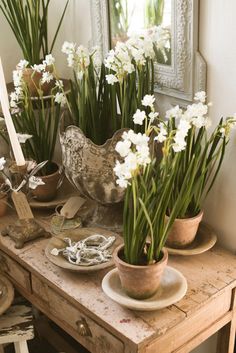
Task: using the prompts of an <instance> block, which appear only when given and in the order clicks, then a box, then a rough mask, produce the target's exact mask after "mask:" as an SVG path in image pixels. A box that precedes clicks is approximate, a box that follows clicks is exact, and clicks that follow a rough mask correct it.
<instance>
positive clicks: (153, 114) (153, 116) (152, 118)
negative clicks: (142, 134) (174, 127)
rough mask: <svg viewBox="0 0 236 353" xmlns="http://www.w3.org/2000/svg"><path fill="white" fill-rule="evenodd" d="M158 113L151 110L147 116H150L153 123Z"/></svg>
mask: <svg viewBox="0 0 236 353" xmlns="http://www.w3.org/2000/svg"><path fill="white" fill-rule="evenodd" d="M158 115H159V113H156V112H151V113H149V114H148V116H149V118H150V122H151V123H153V122H154V120H155V119H156V118H157V117H158Z"/></svg>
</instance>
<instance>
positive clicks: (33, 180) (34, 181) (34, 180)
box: [29, 176, 45, 190]
mask: <svg viewBox="0 0 236 353" xmlns="http://www.w3.org/2000/svg"><path fill="white" fill-rule="evenodd" d="M44 184H45V183H44V182H43V181H42V179H41V178H38V177H35V176H31V177H30V178H29V188H30V189H32V190H35V189H36V188H37V186H39V185H44Z"/></svg>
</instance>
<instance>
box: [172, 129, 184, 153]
mask: <svg viewBox="0 0 236 353" xmlns="http://www.w3.org/2000/svg"><path fill="white" fill-rule="evenodd" d="M185 137H186V133H185V132H183V131H179V130H177V132H176V134H175V137H174V141H175V143H174V144H173V146H172V147H173V150H174V151H175V152H181V151H183V150H184V149H185V147H186V145H187V143H186V141H185Z"/></svg>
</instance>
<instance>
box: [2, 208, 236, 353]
mask: <svg viewBox="0 0 236 353" xmlns="http://www.w3.org/2000/svg"><path fill="white" fill-rule="evenodd" d="M14 219H15V216H14V215H8V216H7V217H4V218H1V225H0V228H2V227H3V226H5V225H6V224H9V223H11V222H14ZM47 241H48V240H47V239H42V240H37V241H34V242H32V243H30V244H28V245H26V246H25V247H24V248H23V249H21V250H16V249H15V248H14V244H13V242H12V241H11V240H10V239H9V238H8V237H6V238H3V237H1V243H0V248H1V264H2V267H3V269H5V271H6V273H7V275H8V276H9V278H10V279H11V280H12V281H13V283H14V284H15V286H16V288H17V289H18V290H19V292H20V293H21V294H22V295H23V296H24V297H26V298H27V299H28V300H29V301H30V302H31V303H32V304H33V305H35V306H36V307H37V308H38V309H39V310H41V311H42V312H43V313H45V315H47V316H48V317H49V318H50V319H51V320H53V321H54V322H55V323H57V324H58V325H59V326H60V327H61V328H62V329H64V330H65V331H66V332H68V333H69V334H70V335H71V336H73V337H74V338H75V339H76V340H77V341H79V342H80V343H81V344H82V345H84V346H85V347H86V348H87V349H88V350H89V351H91V352H93V353H123V352H124V353H136V352H139V353H144V352H145V353H170V352H175V353H187V352H190V351H191V350H192V349H193V348H195V347H196V346H198V345H199V344H200V343H201V342H203V341H204V340H206V339H207V338H208V337H209V336H211V335H213V334H214V333H215V332H217V331H219V334H218V344H217V350H218V353H233V346H234V337H235V326H236V299H235V293H236V291H235V288H236V258H235V255H233V254H231V253H230V252H228V251H226V250H224V249H222V248H221V247H218V246H216V247H214V248H213V249H212V250H210V251H208V252H206V253H204V254H202V255H197V256H189V257H181V256H171V257H170V259H169V265H171V266H173V267H175V268H177V269H178V270H180V271H181V272H182V273H183V274H184V276H185V277H186V278H187V281H188V292H187V295H186V296H185V297H184V298H183V299H182V300H181V301H180V302H178V303H177V304H176V305H172V306H170V307H168V308H166V309H164V310H160V311H155V312H135V311H130V310H127V309H124V308H122V307H121V306H119V305H118V304H116V303H114V302H113V301H112V300H110V299H109V298H108V297H106V295H105V294H104V293H103V291H102V289H101V281H102V278H103V277H104V275H105V273H106V272H107V271H101V272H99V273H96V274H89V275H88V274H83V275H82V274H77V273H72V272H68V271H66V270H62V269H60V268H58V267H56V266H54V265H53V264H51V263H50V262H49V261H48V260H47V258H46V257H45V254H44V249H45V246H46V244H47Z"/></svg>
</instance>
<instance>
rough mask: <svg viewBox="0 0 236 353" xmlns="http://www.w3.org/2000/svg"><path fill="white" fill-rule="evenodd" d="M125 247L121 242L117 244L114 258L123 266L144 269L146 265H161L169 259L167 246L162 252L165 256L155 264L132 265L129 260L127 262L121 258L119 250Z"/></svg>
mask: <svg viewBox="0 0 236 353" xmlns="http://www.w3.org/2000/svg"><path fill="white" fill-rule="evenodd" d="M122 248H124V244H121V245H119V246H117V247H116V248H115V250H114V252H113V258H114V261H115V262H117V263H120V264H121V265H123V266H127V267H129V268H135V269H143V268H145V267H150V266H152V267H153V266H159V265H161V264H162V263H163V262H166V261H167V260H168V251H167V249H166V248H165V247H163V248H162V250H161V251H162V253H163V256H162V258H161V260H160V261H157V262H155V263H154V264H151V265H131V264H129V263H128V262H125V261H123V260H121V258H120V257H119V255H118V254H119V252H120V250H121V249H122Z"/></svg>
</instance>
